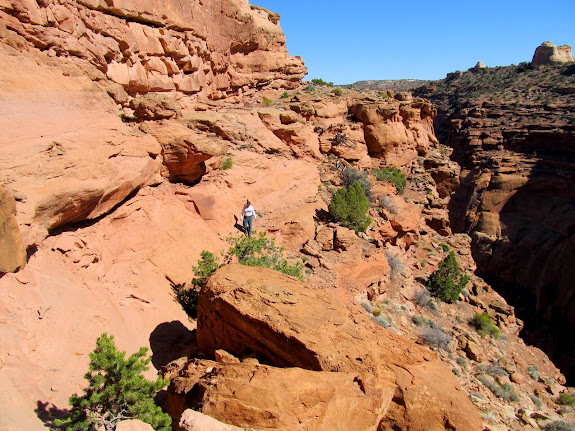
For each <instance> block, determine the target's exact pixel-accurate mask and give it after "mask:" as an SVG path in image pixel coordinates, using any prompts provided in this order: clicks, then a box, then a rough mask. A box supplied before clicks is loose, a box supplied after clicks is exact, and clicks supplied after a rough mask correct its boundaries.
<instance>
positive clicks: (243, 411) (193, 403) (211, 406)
mask: <svg viewBox="0 0 575 431" xmlns="http://www.w3.org/2000/svg"><path fill="white" fill-rule="evenodd" d="M185 370H186V371H185V376H182V377H176V378H174V379H172V384H171V386H170V389H169V390H170V397H169V398H168V404H167V408H168V412H169V413H170V415H171V416H172V417H174V419H176V420H179V421H180V422H182V419H183V418H180V415H182V413H184V411H185V409H187V408H188V407H194V408H197V409H198V410H199V411H200V412H201V413H203V414H205V415H208V416H211V417H213V418H215V419H217V420H219V421H222V422H226V423H230V424H232V425H235V426H239V427H242V428H245V427H249V428H254V429H258V430H263V429H273V430H282V431H288V430H294V429H299V430H342V431H343V430H350V431H351V430H366V429H372V430H375V428H376V426H377V423H378V419H379V417H380V416H381V413H382V411H383V410H385V408H386V407H387V405H388V404H389V402H390V401H391V398H392V396H393V386H392V385H391V384H389V383H388V384H387V385H385V386H382V385H381V384H379V383H378V382H377V380H376V379H375V378H374V377H373V376H371V375H370V374H369V373H364V372H339V373H332V372H328V371H321V372H318V371H310V370H304V369H301V368H275V367H272V366H268V365H261V364H258V363H254V362H253V361H247V362H244V363H237V364H223V363H216V362H212V361H206V360H193V361H191V362H189V363H187V364H186V365H185Z"/></svg>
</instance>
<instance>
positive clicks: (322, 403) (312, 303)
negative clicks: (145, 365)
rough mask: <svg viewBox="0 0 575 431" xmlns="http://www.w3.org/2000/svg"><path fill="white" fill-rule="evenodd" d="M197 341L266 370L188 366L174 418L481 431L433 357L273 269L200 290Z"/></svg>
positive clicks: (234, 275)
mask: <svg viewBox="0 0 575 431" xmlns="http://www.w3.org/2000/svg"><path fill="white" fill-rule="evenodd" d="M197 336H198V346H199V347H200V349H201V350H203V351H204V352H206V353H208V354H210V355H214V353H215V352H216V350H218V349H223V350H226V351H227V352H229V353H232V354H233V355H235V356H237V357H239V358H245V357H249V356H250V355H251V357H252V358H253V357H254V355H255V357H257V358H258V359H259V360H260V362H261V361H264V362H266V363H269V364H271V365H273V367H270V366H265V365H259V364H257V361H256V363H254V362H252V361H251V360H248V359H245V360H244V362H243V363H241V364H214V363H209V362H207V363H206V362H202V361H199V362H198V361H192V362H189V363H187V364H186V365H185V366H184V367H183V371H182V373H181V374H180V375H179V376H178V377H172V381H173V383H172V386H171V387H170V391H169V395H168V401H167V403H168V409H169V410H170V409H171V411H170V413H171V414H172V415H173V416H174V417H179V415H180V414H181V413H182V412H183V411H184V410H185V409H186V408H188V407H195V408H198V409H199V410H200V411H201V412H203V413H206V414H209V415H210V416H213V417H215V418H217V419H220V420H226V421H227V422H228V423H231V424H233V425H236V426H248V427H253V428H256V429H269V428H273V429H286V430H287V429H302V430H307V429H309V430H311V429H325V430H328V429H342V430H343V429H347V430H354V429H357V430H363V429H376V428H377V429H382V430H387V429H390V430H391V429H396V428H400V429H404V428H406V427H412V428H414V429H444V428H450V427H451V428H454V429H458V430H479V429H481V419H480V418H479V415H478V413H477V411H476V409H475V408H474V407H473V405H472V404H471V403H470V401H469V399H468V398H467V396H466V395H464V394H463V393H462V392H461V389H460V388H459V385H458V384H457V381H456V379H455V378H454V377H453V375H452V373H451V372H450V371H449V370H448V369H446V368H445V367H444V366H443V364H441V361H440V360H439V358H438V357H436V356H435V355H433V354H431V353H430V352H426V351H425V350H423V349H421V348H418V347H417V346H416V345H415V344H412V343H411V342H409V341H408V340H406V339H402V338H401V337H398V336H397V335H395V334H393V333H392V332H389V331H387V330H385V329H383V328H381V327H380V326H378V325H376V324H374V323H373V322H371V321H370V320H368V319H366V318H365V317H362V316H359V315H354V313H353V312H352V311H351V310H346V309H345V308H344V307H342V306H341V305H340V304H338V302H337V301H336V300H334V299H333V298H332V297H330V296H329V295H326V294H324V293H321V292H318V291H316V290H313V289H309V288H306V287H305V286H304V285H302V284H301V283H300V282H298V281H297V280H296V279H294V278H292V277H289V276H286V275H283V274H279V273H277V272H274V271H271V270H267V269H261V268H251V267H245V266H241V265H230V266H227V267H224V268H222V269H220V270H218V271H217V272H216V273H215V274H214V275H213V276H212V277H211V278H210V280H209V281H208V284H207V285H206V286H205V288H203V289H202V291H201V293H200V299H199V314H198V332H197ZM277 367H281V368H277ZM294 367H295V368H294ZM216 381H217V385H216V384H215V382H216ZM298 382H300V383H298ZM301 382H306V384H302V383H301ZM310 384H311V386H310ZM197 385H199V388H203V389H200V390H199V391H197V390H195V389H194V391H191V390H192V388H197V387H198V386H197ZM278 385H279V386H278ZM240 389H241V390H240ZM194 394H196V395H194ZM231 394H235V395H234V397H233V399H232V398H230V395H231ZM280 394H281V395H280ZM304 399H305V400H306V401H305V402H304V403H303V405H302V406H301V407H300V408H297V409H294V408H293V407H290V406H292V405H295V404H298V405H301V404H300V403H301V400H304ZM295 400H299V401H297V402H296V401H295ZM294 403H295V404H294ZM352 405H353V406H355V407H352V408H353V409H354V414H353V415H351V414H349V413H347V409H348V408H350V407H351V406H352ZM232 409H233V411H232ZM294 412H295V415H294Z"/></svg>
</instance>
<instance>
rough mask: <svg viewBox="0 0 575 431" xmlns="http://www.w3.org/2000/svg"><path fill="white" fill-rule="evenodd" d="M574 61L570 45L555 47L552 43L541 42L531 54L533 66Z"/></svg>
mask: <svg viewBox="0 0 575 431" xmlns="http://www.w3.org/2000/svg"><path fill="white" fill-rule="evenodd" d="M572 61H575V58H573V54H572V53H571V45H562V46H556V45H555V44H553V42H550V41H547V42H543V43H542V44H541V46H538V47H537V49H536V50H535V54H533V60H532V61H531V63H533V64H556V63H569V62H572Z"/></svg>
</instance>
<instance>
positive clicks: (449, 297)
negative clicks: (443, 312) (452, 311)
mask: <svg viewBox="0 0 575 431" xmlns="http://www.w3.org/2000/svg"><path fill="white" fill-rule="evenodd" d="M468 281H469V277H467V275H466V274H462V273H461V271H460V270H459V265H458V264H457V259H455V253H454V252H453V251H450V252H449V254H448V255H447V257H446V258H445V259H443V260H442V261H441V262H440V263H439V266H438V267H437V269H436V270H435V272H434V273H433V274H431V275H430V276H429V279H428V280H427V288H428V289H429V291H430V292H431V293H432V294H433V295H434V296H436V297H437V298H439V299H441V300H442V301H443V302H449V303H453V302H455V301H456V300H457V298H459V294H460V293H461V291H462V290H463V288H464V287H465V285H466V284H467V282H468Z"/></svg>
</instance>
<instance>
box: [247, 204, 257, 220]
mask: <svg viewBox="0 0 575 431" xmlns="http://www.w3.org/2000/svg"><path fill="white" fill-rule="evenodd" d="M244 216H245V217H253V218H254V220H255V219H256V218H258V216H257V214H256V210H255V209H254V207H253V206H252V205H250V206H249V207H247V208H246V209H245V210H244Z"/></svg>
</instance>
